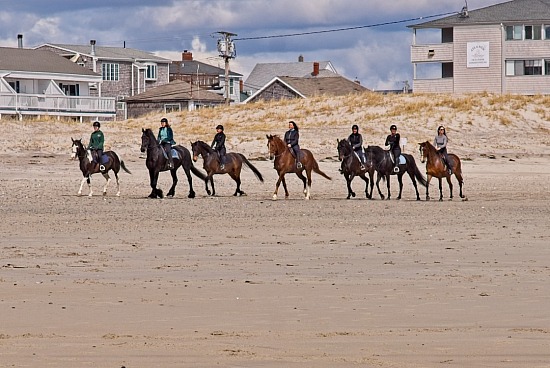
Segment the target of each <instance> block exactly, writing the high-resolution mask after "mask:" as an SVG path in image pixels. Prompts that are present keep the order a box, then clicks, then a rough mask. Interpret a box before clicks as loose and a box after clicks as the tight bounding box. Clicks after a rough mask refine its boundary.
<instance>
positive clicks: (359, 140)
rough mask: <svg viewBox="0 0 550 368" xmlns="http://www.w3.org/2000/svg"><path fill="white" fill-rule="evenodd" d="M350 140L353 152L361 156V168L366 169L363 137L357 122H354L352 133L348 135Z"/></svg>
mask: <svg viewBox="0 0 550 368" xmlns="http://www.w3.org/2000/svg"><path fill="white" fill-rule="evenodd" d="M348 142H349V144H351V148H353V152H355V154H356V155H357V157H358V158H359V163H360V164H361V170H365V166H364V164H365V153H364V152H363V137H362V136H361V134H359V127H358V126H357V124H353V126H352V127H351V134H350V135H349V137H348Z"/></svg>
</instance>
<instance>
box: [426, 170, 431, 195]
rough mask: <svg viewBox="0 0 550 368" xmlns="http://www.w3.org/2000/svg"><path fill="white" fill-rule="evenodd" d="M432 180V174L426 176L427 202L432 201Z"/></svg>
mask: <svg viewBox="0 0 550 368" xmlns="http://www.w3.org/2000/svg"><path fill="white" fill-rule="evenodd" d="M430 180H432V176H431V175H430V174H427V175H426V200H427V201H429V200H430Z"/></svg>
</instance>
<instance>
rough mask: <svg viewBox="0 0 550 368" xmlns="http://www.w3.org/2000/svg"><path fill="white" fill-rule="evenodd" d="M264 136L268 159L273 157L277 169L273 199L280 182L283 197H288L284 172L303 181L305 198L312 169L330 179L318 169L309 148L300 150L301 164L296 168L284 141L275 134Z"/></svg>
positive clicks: (308, 196)
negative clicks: (304, 172)
mask: <svg viewBox="0 0 550 368" xmlns="http://www.w3.org/2000/svg"><path fill="white" fill-rule="evenodd" d="M266 137H267V148H268V149H269V159H270V160H271V159H274V161H273V167H274V169H275V170H277V174H279V179H278V180H277V184H276V185H275V193H273V200H277V192H278V191H279V185H280V184H281V182H282V183H283V188H284V189H285V198H288V190H287V188H286V181H285V174H286V173H295V174H296V175H297V176H298V177H299V178H300V179H301V180H302V182H303V183H304V194H305V199H309V198H310V188H311V172H312V171H315V172H316V173H317V174H319V175H321V176H322V177H323V178H326V179H328V180H332V178H331V177H330V176H328V175H327V174H325V173H324V172H322V171H321V170H320V169H319V164H318V163H317V161H315V158H314V157H313V154H312V153H311V152H310V151H309V150H307V149H302V150H300V152H301V155H300V156H301V157H300V162H301V164H302V168H300V169H298V168H297V167H296V160H295V159H294V156H292V153H290V150H289V149H288V147H287V146H286V144H285V142H283V140H282V139H281V138H280V137H279V136H277V135H266ZM303 170H305V171H306V176H307V179H306V177H305V176H304V175H303V173H302V171H303ZM306 184H307V185H306Z"/></svg>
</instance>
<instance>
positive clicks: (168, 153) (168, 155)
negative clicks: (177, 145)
mask: <svg viewBox="0 0 550 368" xmlns="http://www.w3.org/2000/svg"><path fill="white" fill-rule="evenodd" d="M161 145H162V149H163V150H164V153H166V159H167V160H168V163H169V165H170V166H171V167H174V160H173V159H172V145H171V144H170V143H168V142H163V143H161Z"/></svg>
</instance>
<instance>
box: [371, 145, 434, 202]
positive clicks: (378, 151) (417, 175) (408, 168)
mask: <svg viewBox="0 0 550 368" xmlns="http://www.w3.org/2000/svg"><path fill="white" fill-rule="evenodd" d="M365 154H366V156H367V165H368V166H373V167H374V170H376V172H377V173H378V174H379V175H378V179H377V180H376V187H377V188H378V192H379V194H380V197H381V198H382V199H384V195H383V194H382V192H381V191H380V187H379V185H378V184H379V182H380V179H384V180H386V183H387V186H388V199H390V197H391V193H390V175H397V180H398V181H399V196H397V199H401V193H402V192H403V175H404V174H405V173H407V174H409V177H410V178H411V181H412V183H413V185H414V190H415V191H416V200H417V201H419V200H420V194H419V193H418V187H417V185H416V181H417V180H418V181H419V182H420V184H422V185H423V186H426V185H427V183H426V178H424V176H423V175H422V173H421V172H420V170H419V169H418V166H416V162H415V161H414V158H413V157H412V156H411V155H408V154H406V153H402V154H401V156H403V157H404V158H405V162H404V163H400V164H399V165H398V167H399V171H398V172H397V173H395V172H394V171H393V168H394V165H393V161H392V159H391V157H390V152H389V151H386V150H384V149H383V148H382V147H378V146H368V147H367V148H366V149H365Z"/></svg>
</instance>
